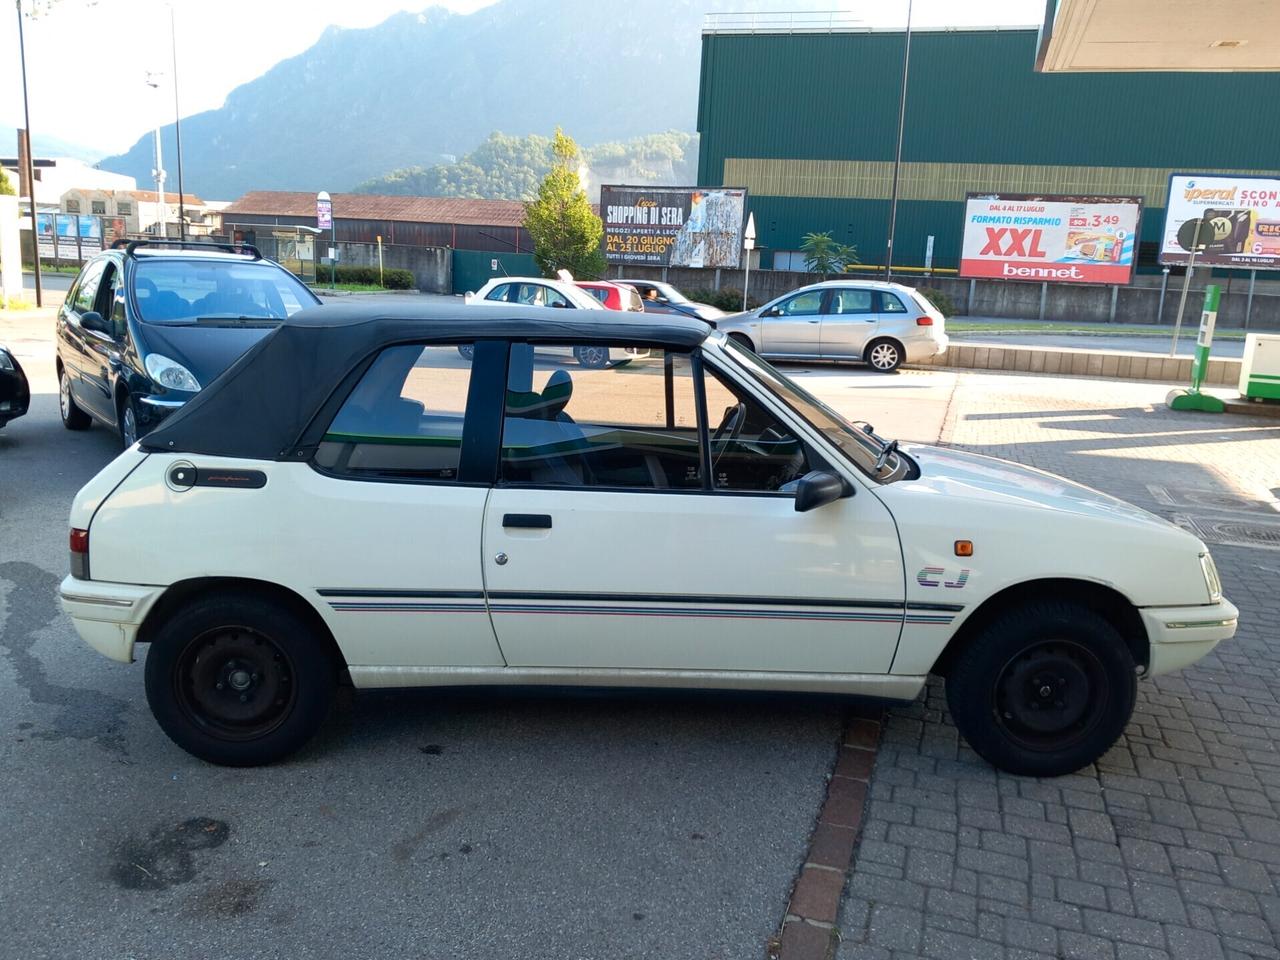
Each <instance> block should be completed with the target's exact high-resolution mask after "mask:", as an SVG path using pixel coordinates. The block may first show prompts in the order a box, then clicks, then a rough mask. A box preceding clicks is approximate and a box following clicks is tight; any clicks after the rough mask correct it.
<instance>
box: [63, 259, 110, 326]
mask: <svg viewBox="0 0 1280 960" xmlns="http://www.w3.org/2000/svg"><path fill="white" fill-rule="evenodd" d="M102 267H103V261H101V260H96V261H94V262H93V263H91V264H89V265H88V266H87V267H85V269H84V273H82V274H80V282H79V283H78V284H77V285H76V292H75V299H74V300H73V301H72V304H71V309H72V310H74V311H75V312H76V313H81V314H83V313H88V312H89V311H90V310H92V309H93V304H94V302H95V301H96V300H97V298H98V285H99V283H100V282H101V280H102Z"/></svg>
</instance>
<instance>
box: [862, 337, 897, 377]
mask: <svg viewBox="0 0 1280 960" xmlns="http://www.w3.org/2000/svg"><path fill="white" fill-rule="evenodd" d="M866 356H867V363H868V364H869V365H870V367H871V369H872V370H875V371H877V372H879V373H893V371H895V370H897V369H898V368H899V367H900V366H902V361H903V354H902V345H901V344H899V343H898V342H897V341H896V340H873V341H871V343H870V345H868V347H867V355H866Z"/></svg>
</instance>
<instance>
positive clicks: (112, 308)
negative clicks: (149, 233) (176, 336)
mask: <svg viewBox="0 0 1280 960" xmlns="http://www.w3.org/2000/svg"><path fill="white" fill-rule="evenodd" d="M92 309H93V310H95V311H96V312H97V313H98V315H99V316H101V317H103V318H105V319H106V320H107V322H108V323H109V324H110V328H111V332H110V333H104V332H102V331H98V330H88V329H84V328H83V327H82V328H81V329H82V333H83V337H84V347H85V349H84V353H83V355H82V362H83V368H82V370H81V381H82V383H83V384H84V399H85V402H86V403H87V404H88V407H89V409H91V410H92V411H93V413H94V415H95V416H97V417H99V418H100V419H102V420H105V421H106V422H108V423H115V422H116V419H117V414H116V404H115V397H114V395H113V389H114V386H113V385H114V383H115V380H116V378H117V377H118V376H119V374H120V371H121V369H122V366H123V359H122V358H123V353H124V338H125V337H126V336H127V335H128V325H127V324H126V323H125V322H124V276H123V271H122V270H121V269H120V267H119V265H118V264H116V263H115V262H114V261H113V260H106V261H105V262H104V264H103V268H102V274H101V278H100V280H99V282H98V291H97V294H96V296H95V297H94V300H93V307H92Z"/></svg>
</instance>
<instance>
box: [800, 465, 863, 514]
mask: <svg viewBox="0 0 1280 960" xmlns="http://www.w3.org/2000/svg"><path fill="white" fill-rule="evenodd" d="M851 496H853V488H852V487H850V486H849V485H848V484H847V483H845V481H844V480H843V479H842V478H840V477H837V476H836V475H835V474H834V473H830V472H829V471H827V470H813V471H810V472H809V473H806V474H805V475H804V476H803V477H801V478H800V482H799V483H797V484H796V513H807V512H808V511H810V510H816V509H817V508H818V507H822V506H826V505H827V504H828V503H835V501H837V500H842V499H844V498H845V497H851Z"/></svg>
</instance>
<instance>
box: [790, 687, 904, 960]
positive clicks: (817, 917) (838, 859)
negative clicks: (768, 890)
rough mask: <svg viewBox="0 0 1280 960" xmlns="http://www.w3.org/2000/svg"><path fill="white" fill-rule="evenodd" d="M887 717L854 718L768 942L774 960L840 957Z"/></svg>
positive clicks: (876, 714)
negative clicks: (847, 896)
mask: <svg viewBox="0 0 1280 960" xmlns="http://www.w3.org/2000/svg"><path fill="white" fill-rule="evenodd" d="M883 719H884V711H883V710H879V709H874V708H873V709H870V710H867V711H865V712H862V713H855V714H854V715H852V716H851V717H850V718H849V722H848V725H847V726H846V727H845V730H844V733H843V734H842V736H841V738H840V746H839V748H838V750H837V752H836V763H835V769H834V770H833V771H832V774H831V780H830V782H829V783H828V784H827V796H826V798H825V799H824V800H823V803H822V808H821V810H819V812H818V821H817V823H816V824H815V825H814V828H813V833H812V834H811V835H810V837H809V849H808V852H807V853H806V854H805V858H804V864H803V865H802V866H801V868H800V874H799V875H798V876H797V877H796V881H795V884H794V885H793V886H792V888H791V897H790V898H789V900H788V901H787V910H786V914H785V915H784V917H783V921H782V928H781V930H780V931H779V932H778V935H777V936H776V937H773V938H772V939H771V940H770V942H769V947H768V951H767V954H768V956H769V957H770V958H772V960H830V958H831V957H832V956H833V955H834V953H835V949H836V945H837V939H838V937H839V932H838V931H837V930H836V927H835V923H836V916H837V914H838V913H839V910H840V898H841V896H842V895H843V893H844V886H845V881H846V880H847V879H848V875H849V868H850V867H851V866H852V864H853V853H854V848H855V847H856V846H857V843H858V836H859V834H860V833H861V832H862V817H863V812H864V811H865V809H866V803H867V784H868V781H870V779H871V770H872V768H873V767H874V766H875V763H876V752H877V751H878V750H879V748H880V733H881V729H882V725H883Z"/></svg>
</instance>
